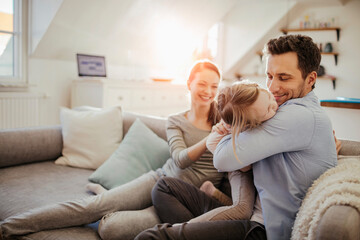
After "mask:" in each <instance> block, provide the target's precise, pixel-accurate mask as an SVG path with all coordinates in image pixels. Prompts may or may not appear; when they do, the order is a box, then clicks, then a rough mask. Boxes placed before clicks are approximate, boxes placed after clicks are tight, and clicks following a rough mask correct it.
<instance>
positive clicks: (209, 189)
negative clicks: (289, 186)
mask: <svg viewBox="0 0 360 240" xmlns="http://www.w3.org/2000/svg"><path fill="white" fill-rule="evenodd" d="M277 109H278V105H277V103H276V101H275V98H274V96H273V95H272V94H271V93H270V92H269V91H267V90H266V89H264V88H261V87H260V86H259V85H258V84H257V83H254V82H250V81H242V82H237V83H235V84H233V85H232V86H230V87H226V88H224V89H222V90H221V91H220V94H219V96H218V110H219V113H220V116H221V118H222V120H221V122H220V123H218V124H216V125H215V126H214V127H213V131H212V133H211V134H210V135H209V137H208V140H207V142H206V145H207V148H208V149H209V151H210V152H212V153H213V152H214V151H215V149H216V146H217V144H218V143H219V142H220V140H221V139H222V138H223V137H224V136H225V135H227V134H230V133H231V134H232V135H233V138H232V139H233V150H234V154H235V157H236V159H237V160H238V161H240V160H239V159H238V157H237V155H236V152H235V143H234V139H235V136H236V135H238V134H239V133H240V132H243V131H246V130H250V129H253V128H255V127H257V126H259V125H260V124H261V123H262V122H264V121H266V120H268V119H270V118H272V117H273V116H274V115H275V113H276V110H277ZM250 169H251V166H248V167H245V168H243V169H241V170H238V171H234V172H230V173H229V182H230V185H231V193H232V194H231V195H232V201H231V199H230V198H229V197H228V196H227V195H225V194H223V193H222V192H220V191H219V190H218V189H216V188H215V187H214V185H213V184H212V183H211V182H209V181H206V182H204V183H203V185H202V186H201V188H200V190H202V191H204V192H205V193H206V194H207V195H210V196H212V197H214V198H216V199H217V200H218V201H219V202H221V203H222V204H223V205H225V206H224V207H220V208H217V209H214V210H212V211H210V212H207V213H205V214H203V215H201V216H199V217H196V218H194V219H192V220H190V222H201V221H207V220H211V221H214V220H237V219H250V217H251V215H252V213H253V208H254V202H255V187H254V184H253V180H252V171H249V170H250ZM230 205H231V206H230Z"/></svg>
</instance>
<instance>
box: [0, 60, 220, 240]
mask: <svg viewBox="0 0 360 240" xmlns="http://www.w3.org/2000/svg"><path fill="white" fill-rule="evenodd" d="M220 80H221V73H220V71H219V69H218V68H217V66H216V65H215V64H214V63H212V62H210V61H198V62H196V63H195V64H194V65H193V67H192V69H191V71H190V74H189V77H188V80H187V87H188V89H189V91H190V95H191V108H190V110H189V111H186V112H183V113H180V114H177V115H173V116H170V117H169V118H168V122H167V138H168V143H169V147H170V152H171V159H169V160H168V161H167V162H166V163H165V164H164V166H163V167H162V168H161V169H157V170H156V171H150V172H148V173H146V174H144V175H142V176H140V177H139V178H137V179H135V180H133V181H131V182H129V183H126V184H124V185H121V186H119V187H116V188H114V189H111V190H109V191H105V192H104V193H102V194H99V195H96V196H92V197H89V198H85V199H81V200H78V201H70V202H64V203H59V204H55V205H50V206H46V207H43V208H39V209H34V210H32V211H29V212H26V213H23V214H20V215H16V216H13V217H10V218H7V219H5V220H4V222H2V224H1V225H0V234H1V233H2V234H3V237H10V236H14V235H24V234H28V233H31V232H38V231H41V230H48V229H54V228H64V227H70V226H79V225H83V224H89V223H92V222H95V221H98V220H99V219H101V218H102V219H101V222H100V224H99V230H98V231H99V235H100V236H101V238H102V239H133V238H134V237H135V236H136V235H137V234H138V233H139V232H141V231H142V230H144V229H147V228H149V227H152V226H154V225H155V224H157V223H159V222H160V220H159V219H158V217H157V215H156V213H155V211H154V209H153V207H152V201H151V189H152V188H153V186H154V185H155V183H156V181H157V180H158V179H159V178H161V177H163V176H171V177H176V178H179V179H182V180H183V181H185V182H188V183H191V184H193V185H194V186H197V187H199V186H200V185H201V184H202V183H203V182H204V181H207V180H209V181H211V182H212V183H214V185H215V186H218V185H219V184H220V182H221V179H222V177H223V174H222V173H219V172H218V171H217V170H216V169H215V168H214V166H213V162H212V154H211V153H210V152H209V151H207V148H206V139H207V136H208V135H209V133H210V132H211V128H212V126H213V125H214V124H215V123H217V122H218V120H219V117H218V114H217V111H216V106H215V102H214V99H215V96H216V94H217V89H218V85H219V82H220ZM0 237H1V236H0Z"/></svg>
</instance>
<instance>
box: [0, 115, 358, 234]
mask: <svg viewBox="0 0 360 240" xmlns="http://www.w3.org/2000/svg"><path fill="white" fill-rule="evenodd" d="M122 117H123V133H124V135H125V134H126V133H127V131H128V130H129V128H130V126H131V125H132V123H133V122H134V121H135V119H137V118H138V119H140V120H141V121H142V122H143V123H144V124H145V125H146V126H148V127H149V128H150V129H151V130H152V131H153V132H154V133H156V134H157V135H158V136H159V137H161V138H162V139H166V132H165V122H166V119H165V118H158V117H154V116H149V115H141V114H136V113H129V112H123V113H122ZM342 144H343V147H342V150H341V152H340V154H341V155H357V156H359V155H360V142H356V141H349V140H342ZM62 148H63V140H62V131H61V126H47V127H35V128H21V129H8V130H0V221H2V220H4V219H5V218H7V217H9V216H12V215H14V214H17V213H21V212H24V211H27V210H30V209H33V208H36V207H39V206H43V205H46V204H52V203H56V202H61V201H66V200H72V199H78V198H82V197H87V196H90V195H92V194H91V193H90V192H87V191H86V188H85V185H86V184H87V183H88V177H89V176H90V175H91V174H92V173H93V171H94V170H89V169H82V168H74V167H69V166H61V165H56V164H54V161H55V160H56V159H57V158H58V157H60V156H61V154H62ZM359 197H360V196H359ZM334 232H335V233H337V235H336V236H335V235H334V234H333V233H334ZM359 236H360V214H359V211H358V210H357V209H356V208H354V207H352V206H349V205H346V204H339V205H334V206H331V207H330V208H328V209H327V211H326V212H325V214H323V216H322V217H321V219H320V223H319V227H318V229H317V233H316V239H360V238H359ZM19 239H57V240H61V239H79V240H81V239H84V240H85V239H86V240H91V239H100V237H99V235H98V234H97V225H96V224H89V225H85V226H80V227H71V228H66V229H56V230H47V231H42V232H37V233H32V234H29V235H26V236H21V237H19Z"/></svg>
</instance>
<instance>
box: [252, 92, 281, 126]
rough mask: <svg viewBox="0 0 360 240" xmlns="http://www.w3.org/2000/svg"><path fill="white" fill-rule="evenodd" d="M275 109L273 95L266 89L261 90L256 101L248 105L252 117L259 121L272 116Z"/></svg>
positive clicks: (276, 106) (275, 104)
mask: <svg viewBox="0 0 360 240" xmlns="http://www.w3.org/2000/svg"><path fill="white" fill-rule="evenodd" d="M277 109H278V105H277V103H276V100H275V98H274V95H272V93H270V92H268V91H266V90H261V91H260V93H259V96H258V98H257V99H256V101H255V102H254V103H253V104H252V105H251V106H250V111H251V112H252V113H253V114H254V117H255V118H256V119H257V120H258V121H261V122H264V121H266V120H268V119H270V118H272V117H273V116H274V115H275V113H276V110H277Z"/></svg>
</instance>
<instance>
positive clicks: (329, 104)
mask: <svg viewBox="0 0 360 240" xmlns="http://www.w3.org/2000/svg"><path fill="white" fill-rule="evenodd" d="M320 105H321V106H323V107H336V108H351V109H360V103H354V102H348V103H347V102H326V101H321V102H320Z"/></svg>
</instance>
